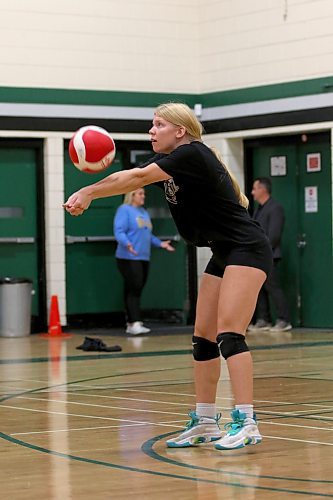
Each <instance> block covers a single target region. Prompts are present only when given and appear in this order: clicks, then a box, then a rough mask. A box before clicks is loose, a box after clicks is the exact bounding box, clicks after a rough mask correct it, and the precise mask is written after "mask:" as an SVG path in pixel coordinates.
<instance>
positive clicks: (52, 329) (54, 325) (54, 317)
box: [40, 295, 71, 339]
mask: <svg viewBox="0 0 333 500" xmlns="http://www.w3.org/2000/svg"><path fill="white" fill-rule="evenodd" d="M40 336H41V337H44V338H49V339H50V338H56V337H62V338H68V337H71V334H70V333H63V331H62V328H61V323H60V314H59V304H58V296H57V295H52V297H51V307H50V321H49V330H48V333H42V334H41V335H40Z"/></svg>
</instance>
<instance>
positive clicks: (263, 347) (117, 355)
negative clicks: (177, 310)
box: [0, 340, 333, 365]
mask: <svg viewBox="0 0 333 500" xmlns="http://www.w3.org/2000/svg"><path fill="white" fill-rule="evenodd" d="M322 346H326V347H327V346H333V341H326V340H319V341H313V342H312V341H309V342H294V343H292V344H272V345H260V346H250V348H251V351H273V350H275V349H299V348H301V347H302V348H303V347H322ZM184 354H192V349H176V350H174V351H147V352H136V353H135V352H128V353H114V354H88V355H76V356H74V355H72V356H63V357H61V356H56V357H52V356H51V357H47V356H46V357H38V358H17V359H1V360H0V365H12V364H25V363H47V362H49V361H87V360H95V359H126V358H147V357H155V356H180V355H184Z"/></svg>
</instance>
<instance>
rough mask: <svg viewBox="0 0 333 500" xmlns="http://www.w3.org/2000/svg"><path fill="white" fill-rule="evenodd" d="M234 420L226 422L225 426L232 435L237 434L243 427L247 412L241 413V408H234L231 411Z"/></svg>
mask: <svg viewBox="0 0 333 500" xmlns="http://www.w3.org/2000/svg"><path fill="white" fill-rule="evenodd" d="M231 417H232V422H228V423H227V424H225V426H224V428H225V430H226V431H227V432H228V434H230V435H231V436H234V435H235V434H237V433H238V432H239V431H240V430H241V429H242V427H244V420H245V419H246V414H245V413H241V412H240V411H239V410H233V411H232V412H231Z"/></svg>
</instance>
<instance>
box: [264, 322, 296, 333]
mask: <svg viewBox="0 0 333 500" xmlns="http://www.w3.org/2000/svg"><path fill="white" fill-rule="evenodd" d="M291 329H292V325H291V324H290V323H288V322H287V321H284V320H283V319H278V320H277V321H276V323H275V325H274V326H273V327H272V328H270V329H269V330H270V332H288V331H289V330H291Z"/></svg>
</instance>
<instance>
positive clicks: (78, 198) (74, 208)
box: [63, 188, 93, 216]
mask: <svg viewBox="0 0 333 500" xmlns="http://www.w3.org/2000/svg"><path fill="white" fill-rule="evenodd" d="M92 200H93V199H92V196H91V195H89V194H88V193H87V192H86V191H85V190H84V188H83V189H80V191H77V192H76V193H73V194H72V195H71V196H70V197H69V198H68V200H67V201H66V203H64V204H63V207H64V208H65V209H66V211H67V212H68V213H69V214H71V215H74V216H77V215H82V214H83V212H84V211H85V210H87V208H89V206H90V203H91V202H92Z"/></svg>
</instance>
